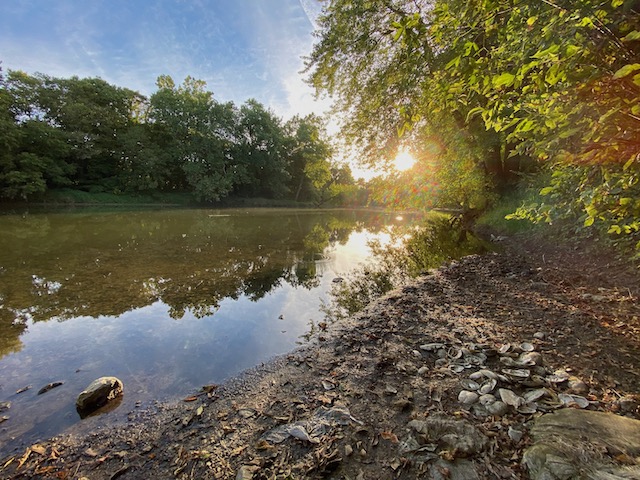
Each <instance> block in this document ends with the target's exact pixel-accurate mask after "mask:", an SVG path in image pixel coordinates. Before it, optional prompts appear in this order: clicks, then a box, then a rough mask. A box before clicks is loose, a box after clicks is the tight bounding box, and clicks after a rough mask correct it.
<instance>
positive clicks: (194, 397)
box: [183, 395, 198, 402]
mask: <svg viewBox="0 0 640 480" xmlns="http://www.w3.org/2000/svg"><path fill="white" fill-rule="evenodd" d="M197 399H198V397H196V396H195V395H192V396H190V397H187V398H185V399H184V400H183V401H184V402H195V401H196V400H197Z"/></svg>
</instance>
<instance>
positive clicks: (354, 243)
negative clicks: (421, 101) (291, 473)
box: [0, 209, 420, 453]
mask: <svg viewBox="0 0 640 480" xmlns="http://www.w3.org/2000/svg"><path fill="white" fill-rule="evenodd" d="M419 221H420V217H418V216H406V215H405V216H399V215H397V214H386V213H381V212H370V211H347V210H344V211H314V210H267V209H264V210H263V209H251V210H247V209H244V210H204V209H202V210H198V209H189V210H187V209H176V210H170V209H161V210H157V209H149V210H137V211H123V210H118V211H106V212H104V211H102V212H95V211H87V210H83V209H78V210H73V211H67V212H62V211H58V212H42V213H25V212H20V213H6V214H3V215H0V405H2V406H4V407H7V406H8V407H9V408H5V409H4V411H2V412H0V417H2V418H3V420H4V421H3V422H2V423H1V424H0V451H1V452H3V453H6V452H7V450H8V449H9V448H16V447H17V446H21V445H25V444H30V443H33V442H35V441H37V440H38V439H39V438H44V437H48V436H51V435H54V434H57V433H59V432H61V431H63V430H64V428H66V427H68V426H70V425H72V424H74V423H75V422H78V421H80V417H79V416H78V414H77V413H76V411H75V405H74V403H75V399H76V396H77V395H78V393H79V392H80V391H82V390H83V389H84V388H85V387H86V386H87V385H88V384H89V383H90V382H91V381H92V380H94V379H95V378H98V377H101V376H111V375H113V376H116V377H118V378H120V379H121V380H122V381H123V383H124V386H125V395H124V397H123V400H122V404H121V405H120V406H119V407H118V408H117V409H116V410H114V412H111V413H110V414H109V415H111V416H112V417H113V419H117V418H120V417H122V418H126V417H125V416H126V412H129V411H131V410H132V409H135V408H138V407H140V408H142V407H144V406H146V405H149V404H151V403H153V402H154V401H156V400H159V401H172V400H176V399H179V398H182V397H185V396H187V395H188V394H190V393H193V392H195V391H197V390H198V389H199V388H200V387H202V386H203V385H207V384H211V383H219V382H222V381H224V380H225V379H227V378H229V377H231V376H233V375H236V374H238V373H239V372H241V371H242V370H245V369H247V368H250V367H253V366H255V365H258V364H260V363H261V362H264V361H266V360H268V359H269V358H271V357H273V356H275V355H278V354H282V353H285V352H287V351H290V350H292V349H293V348H295V347H296V345H297V344H298V343H299V342H301V341H304V339H303V337H304V335H305V334H306V333H307V332H309V330H310V328H311V327H312V325H317V323H318V322H320V321H322V320H323V313H321V310H320V307H321V303H322V302H323V301H325V302H326V301H327V297H328V294H329V291H330V289H331V286H332V284H333V281H334V279H335V278H337V277H342V276H344V275H346V274H348V272H349V271H351V270H353V269H354V268H355V267H356V266H357V265H358V264H359V263H361V262H363V261H367V260H368V259H370V256H371V255H370V251H369V248H368V246H367V245H368V242H369V241H370V240H373V239H376V240H378V241H380V242H382V243H384V242H387V241H389V238H390V234H391V233H393V232H395V233H397V232H398V231H404V230H410V229H412V228H413V227H414V226H415V225H417V224H418V223H419ZM51 382H63V384H62V385H61V386H59V387H57V388H54V389H51V390H49V391H48V392H46V393H43V394H40V395H39V394H38V391H39V390H40V389H41V388H42V387H43V386H45V385H47V384H49V383H51ZM21 390H22V392H21V393H16V392H18V391H21ZM7 403H9V404H10V405H7Z"/></svg>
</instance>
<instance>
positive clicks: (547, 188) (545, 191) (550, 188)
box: [540, 187, 555, 195]
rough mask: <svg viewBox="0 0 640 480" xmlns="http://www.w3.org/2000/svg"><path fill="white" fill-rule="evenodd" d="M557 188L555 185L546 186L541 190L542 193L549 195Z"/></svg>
mask: <svg viewBox="0 0 640 480" xmlns="http://www.w3.org/2000/svg"><path fill="white" fill-rule="evenodd" d="M554 190H555V189H554V188H553V187H544V188H543V189H542V190H540V195H549V194H550V193H553V191H554Z"/></svg>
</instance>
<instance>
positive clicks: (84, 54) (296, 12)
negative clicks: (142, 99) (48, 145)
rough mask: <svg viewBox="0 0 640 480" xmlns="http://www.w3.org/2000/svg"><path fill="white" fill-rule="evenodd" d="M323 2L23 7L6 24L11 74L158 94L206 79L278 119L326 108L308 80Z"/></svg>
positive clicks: (168, 0)
mask: <svg viewBox="0 0 640 480" xmlns="http://www.w3.org/2000/svg"><path fill="white" fill-rule="evenodd" d="M320 8H321V3H320V2H319V1H317V0H189V1H186V0H158V1H156V2H139V1H131V0H111V1H108V2H107V1H99V0H96V1H92V2H85V1H81V0H57V1H55V2H48V1H37V2H27V1H19V0H16V1H13V2H8V6H7V7H5V6H3V15H2V16H1V18H0V30H1V31H3V35H2V36H1V37H0V60H2V61H3V68H5V69H7V68H10V69H21V70H26V71H27V72H29V73H35V72H42V73H46V74H50V75H54V76H60V77H69V76H72V75H77V76H81V77H85V76H100V77H102V78H103V79H105V80H107V81H109V82H110V83H114V84H116V85H119V86H124V87H128V88H132V89H134V90H138V91H140V92H141V93H144V94H147V95H148V94H150V93H152V92H153V91H154V90H155V86H154V84H155V80H156V77H157V76H158V75H160V74H169V75H171V76H172V77H174V79H175V80H176V81H178V82H180V81H182V79H183V78H184V77H186V76H187V75H191V76H194V77H197V78H200V79H203V80H205V81H206V82H207V83H208V86H209V88H210V89H211V90H213V92H214V94H215V95H216V97H217V98H218V99H220V100H232V101H234V102H236V103H241V102H243V101H245V100H247V99H248V98H256V99H257V100H258V101H260V102H262V103H264V104H266V105H268V106H269V107H271V108H272V109H274V111H276V113H277V114H278V115H281V116H283V117H289V116H291V115H293V114H294V113H302V114H306V113H309V112H310V111H317V109H318V108H320V107H318V105H317V104H315V103H314V102H313V96H312V93H311V90H310V88H309V87H308V86H306V85H305V84H304V82H303V80H302V77H301V76H300V75H299V73H298V72H299V71H300V70H301V68H302V60H301V57H302V56H303V55H305V54H307V53H309V51H310V49H311V46H312V36H311V32H312V30H313V28H314V22H315V18H316V17H317V14H318V13H319V11H320Z"/></svg>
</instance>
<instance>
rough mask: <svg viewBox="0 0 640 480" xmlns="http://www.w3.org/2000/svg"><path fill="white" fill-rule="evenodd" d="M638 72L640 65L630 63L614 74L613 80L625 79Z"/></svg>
mask: <svg viewBox="0 0 640 480" xmlns="http://www.w3.org/2000/svg"><path fill="white" fill-rule="evenodd" d="M636 70H640V63H630V64H628V65H625V66H624V67H622V68H621V69H620V70H618V71H617V72H616V73H614V74H613V78H624V77H626V76H627V75H631V74H632V73H633V72H635V71H636ZM634 80H635V78H634Z"/></svg>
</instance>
